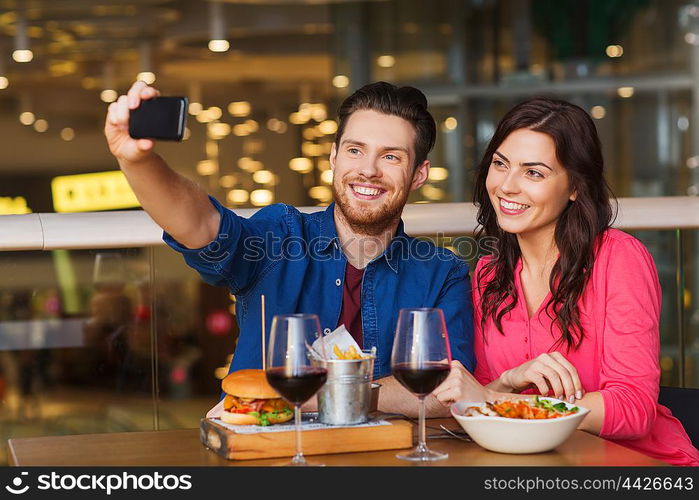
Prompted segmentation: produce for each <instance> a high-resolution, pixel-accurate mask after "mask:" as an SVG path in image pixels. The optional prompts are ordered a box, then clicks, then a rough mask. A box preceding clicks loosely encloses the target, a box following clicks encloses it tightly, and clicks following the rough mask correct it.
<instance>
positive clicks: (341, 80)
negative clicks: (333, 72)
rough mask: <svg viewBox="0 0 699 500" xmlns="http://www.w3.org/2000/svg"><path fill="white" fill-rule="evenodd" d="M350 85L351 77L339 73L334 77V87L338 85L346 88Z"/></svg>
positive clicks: (339, 87)
mask: <svg viewBox="0 0 699 500" xmlns="http://www.w3.org/2000/svg"><path fill="white" fill-rule="evenodd" d="M348 86H349V78H347V77H346V76H345V75H337V76H336V77H334V78H333V87H337V88H338V89H344V88H345V87H348Z"/></svg>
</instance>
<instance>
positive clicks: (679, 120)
mask: <svg viewBox="0 0 699 500" xmlns="http://www.w3.org/2000/svg"><path fill="white" fill-rule="evenodd" d="M137 78H140V79H144V80H147V81H149V82H150V81H154V85H155V86H157V87H158V88H159V89H161V90H162V92H163V94H164V95H186V96H188V97H189V100H190V105H189V119H188V130H187V133H186V140H185V141H184V142H183V143H181V144H161V145H158V148H157V149H158V151H159V152H160V153H161V154H162V155H163V156H164V157H165V158H166V159H167V161H168V162H169V163H170V165H171V166H173V167H174V168H175V169H176V170H178V171H179V172H181V173H182V174H184V175H186V176H187V177H189V178H191V179H194V180H195V181H196V182H198V183H200V184H201V185H202V186H203V187H205V188H206V189H207V190H208V191H209V192H210V193H211V194H212V195H214V196H216V197H217V198H218V199H219V200H221V201H222V202H224V203H225V204H227V206H229V207H231V208H236V207H246V208H254V207H260V206H264V205H267V204H270V203H275V202H283V203H289V204H293V205H296V206H314V205H319V206H320V205H326V204H327V203H328V202H330V200H331V192H330V188H329V184H330V182H331V180H332V173H331V172H330V170H329V164H328V160H327V156H328V152H329V150H330V144H331V142H332V140H333V137H334V135H333V134H334V132H335V130H336V126H337V125H336V123H335V122H334V121H333V118H334V114H335V110H336V108H337V106H338V104H339V103H340V102H341V100H342V99H343V98H344V97H346V96H347V95H348V94H349V93H351V92H352V90H353V89H356V88H358V87H360V86H361V85H363V84H365V83H368V82H371V81H375V80H386V81H390V82H393V83H397V84H411V85H415V86H417V87H419V88H421V89H422V90H423V91H424V92H425V93H426V95H427V96H428V99H429V101H430V110H431V111H432V113H433V114H434V116H435V118H436V119H437V121H438V130H439V131H438V138H437V145H436V148H435V150H434V152H433V153H432V154H431V156H430V159H431V160H432V164H433V165H434V167H435V168H433V169H432V170H431V173H430V181H429V183H428V184H426V185H425V186H424V187H422V188H421V189H420V190H419V191H418V192H416V193H414V194H413V195H412V198H411V201H412V202H415V203H440V202H468V201H470V200H471V184H472V173H473V169H474V167H475V165H476V164H477V162H478V161H479V159H480V156H481V155H482V153H483V150H484V147H485V145H486V144H487V142H488V140H489V138H490V136H491V135H492V133H493V131H494V127H495V124H496V123H497V121H498V119H499V118H500V117H501V116H502V115H503V114H504V112H505V111H506V110H507V109H509V108H510V107H511V106H512V105H514V104H515V103H517V102H518V101H520V100H522V99H523V98H525V97H527V96H531V95H541V94H554V95H557V96H559V97H562V98H564V99H568V100H571V101H573V102H575V103H577V104H579V105H581V106H582V107H584V108H585V109H587V110H589V112H590V113H591V115H592V116H593V117H594V119H595V121H596V124H597V127H598V129H599V132H600V135H601V138H602V142H603V146H604V154H605V160H606V165H607V175H608V179H609V181H610V183H611V185H612V188H613V190H614V192H615V194H616V195H617V196H619V197H658V196H697V195H698V194H699V168H698V167H699V156H696V155H699V132H698V131H697V129H699V126H698V125H699V100H698V98H699V2H690V1H689V0H430V1H421V0H387V1H362V2H356V1H332V0H307V1H303V0H276V1H275V0H227V1H221V2H207V1H205V0H26V1H23V0H0V137H1V139H0V143H1V144H2V154H1V155H0V213H2V214H18V213H19V214H21V213H29V212H34V213H39V212H44V213H46V212H74V211H91V210H107V209H115V210H123V209H129V208H130V209H133V206H134V205H133V198H132V196H130V195H129V193H128V190H123V189H121V188H122V187H123V184H121V183H123V178H120V177H119V174H118V173H117V174H116V177H115V174H114V171H115V170H117V165H116V162H115V160H114V159H113V157H111V156H110V154H109V152H108V150H107V147H106V144H105V141H104V137H103V134H102V128H103V122H104V116H105V112H106V106H107V103H108V102H111V101H113V100H114V99H115V98H116V96H117V94H120V93H123V92H125V91H126V89H128V87H129V86H130V84H131V83H132V82H133V81H134V80H135V79H137ZM98 172H111V173H106V174H102V175H94V176H88V177H82V176H80V175H81V174H94V173H98ZM115 186H116V187H115ZM454 216H455V217H458V214H455V215H454ZM1 222H2V217H0V223H1ZM128 229H129V228H128V227H115V231H128ZM634 235H636V236H637V237H639V238H640V239H641V240H642V241H643V242H644V244H645V245H646V246H647V247H648V248H649V249H650V251H651V252H652V254H653V256H654V259H655V262H656V265H657V267H658V271H659V274H660V279H661V284H662V287H663V315H662V321H661V343H662V347H661V367H662V380H661V383H662V384H663V385H674V386H686V387H699V309H698V308H697V303H698V302H699V298H698V297H697V296H698V295H699V289H698V287H697V285H698V284H699V257H698V253H697V244H698V243H699V238H698V231H697V230H696V229H691V228H685V229H682V228H680V227H677V228H676V229H673V230H663V231H658V230H655V231H650V230H646V231H635V232H634ZM453 236H456V235H451V237H435V239H436V241H438V243H439V244H443V245H446V246H454V245H453V242H454V239H453ZM455 250H456V251H461V249H460V248H455ZM466 257H469V258H473V257H474V256H473V255H466ZM0 276H1V278H0V401H1V405H0V440H3V441H4V440H5V439H7V438H9V437H22V436H33V435H48V434H77V433H93V432H116V431H127V430H148V429H153V428H156V429H167V428H180V427H196V426H198V420H199V418H200V417H201V416H202V415H203V414H204V413H205V412H206V410H207V409H208V408H209V407H211V406H212V405H213V404H214V403H215V402H216V401H217V396H218V392H219V384H220V381H219V378H220V377H221V376H222V374H225V373H226V372H227V365H228V363H229V362H230V359H231V355H232V353H233V349H234V345H235V338H236V335H237V329H236V325H235V315H234V303H235V297H232V296H230V295H229V294H228V293H227V291H226V290H222V289H215V288H212V287H209V286H207V285H205V284H203V283H202V282H201V280H200V279H199V277H198V276H197V275H196V274H195V273H193V272H192V271H191V270H189V269H188V268H187V267H186V266H185V264H184V263H183V261H182V259H181V258H180V257H179V256H178V255H177V254H175V253H174V252H173V251H171V250H169V249H167V248H165V247H164V246H151V247H141V248H123V249H109V250H105V249H83V250H68V249H57V250H51V251H4V252H0ZM678 332H681V335H679V336H678ZM0 449H2V450H3V451H2V453H4V447H0ZM4 459H5V457H4V456H0V461H2V460H4Z"/></svg>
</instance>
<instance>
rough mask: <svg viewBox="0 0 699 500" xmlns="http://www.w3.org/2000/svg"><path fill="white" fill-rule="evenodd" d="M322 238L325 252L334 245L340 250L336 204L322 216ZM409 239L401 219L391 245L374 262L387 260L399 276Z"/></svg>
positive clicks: (329, 207)
mask: <svg viewBox="0 0 699 500" xmlns="http://www.w3.org/2000/svg"><path fill="white" fill-rule="evenodd" d="M320 237H321V241H322V243H321V245H320V248H321V249H322V250H323V251H327V250H328V248H330V246H331V245H333V244H336V245H337V247H336V248H340V238H339V236H338V235H337V227H336V226H335V203H331V204H330V206H328V208H327V209H325V211H324V212H323V214H322V215H321V218H320ZM407 238H408V235H407V234H405V231H404V224H403V220H402V219H401V221H400V222H399V223H398V228H397V229H396V235H395V236H394V237H393V239H392V240H391V242H390V243H389V245H388V248H387V249H386V250H385V251H384V253H383V254H381V255H380V256H379V257H377V258H376V259H374V260H375V261H376V260H380V259H385V260H386V264H388V267H390V268H391V270H392V271H393V272H394V273H396V274H398V271H399V262H400V260H401V255H402V254H403V251H405V250H407V249H408V247H409V242H408V241H407ZM401 249H405V250H401Z"/></svg>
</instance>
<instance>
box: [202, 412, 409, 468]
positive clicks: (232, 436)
mask: <svg viewBox="0 0 699 500" xmlns="http://www.w3.org/2000/svg"><path fill="white" fill-rule="evenodd" d="M390 424H391V425H377V426H373V427H339V428H329V429H328V428H324V429H313V430H306V431H303V438H302V439H303V453H304V455H324V454H329V453H347V452H354V451H376V450H393V449H399V448H410V447H411V446H412V445H413V425H412V424H411V423H410V422H407V421H405V420H391V421H390ZM199 429H200V438H201V442H202V443H203V444H204V446H206V447H207V448H209V449H210V450H212V451H213V452H215V453H216V454H217V455H220V456H222V457H223V458H226V459H228V460H252V459H256V458H274V457H291V456H293V455H294V453H295V452H296V440H295V439H296V437H295V433H294V431H290V432H289V431H283V432H260V433H256V434H239V433H236V432H234V431H232V430H231V429H228V428H226V427H224V426H222V425H220V424H219V423H218V422H217V421H215V420H211V419H206V418H203V419H201V423H200V426H199Z"/></svg>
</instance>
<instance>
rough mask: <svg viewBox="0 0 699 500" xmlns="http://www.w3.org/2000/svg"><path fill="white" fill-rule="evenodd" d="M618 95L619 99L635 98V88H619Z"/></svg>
mask: <svg viewBox="0 0 699 500" xmlns="http://www.w3.org/2000/svg"><path fill="white" fill-rule="evenodd" d="M616 93H617V94H618V95H619V97H622V98H628V97H631V96H633V93H634V88H633V87H619V88H618V89H617V90H616Z"/></svg>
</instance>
